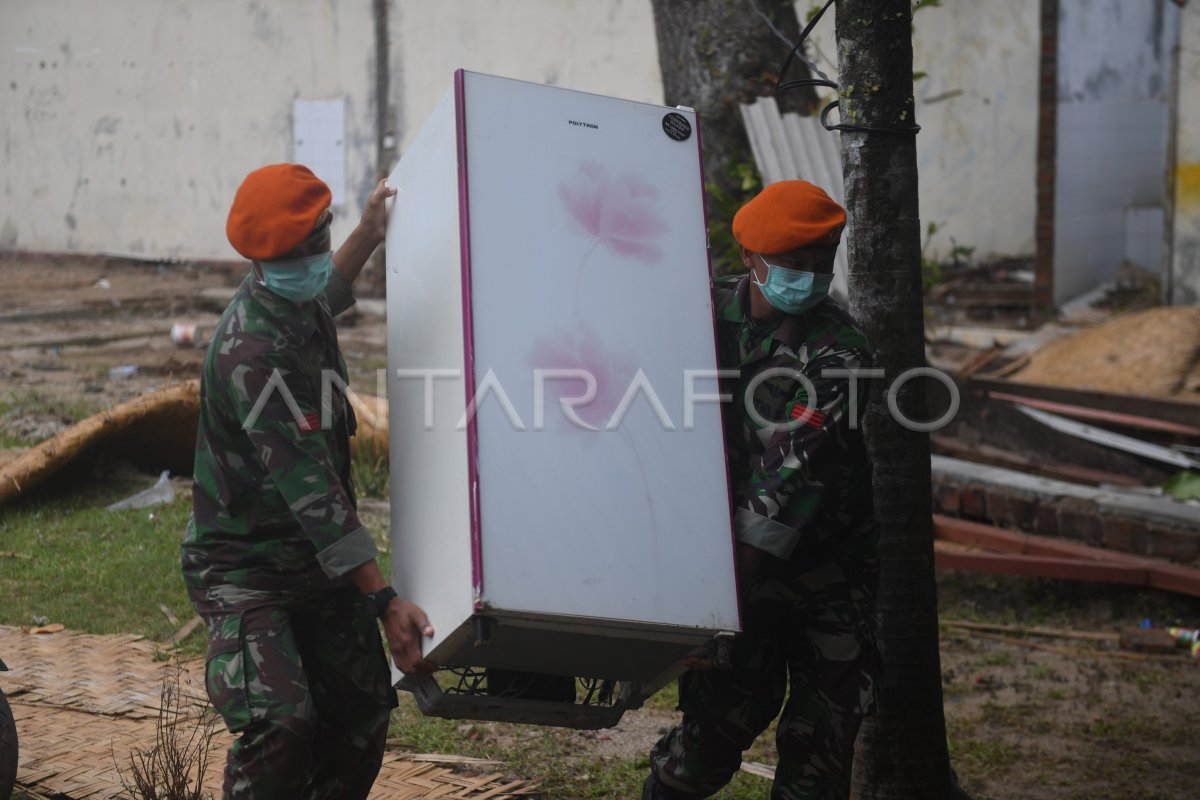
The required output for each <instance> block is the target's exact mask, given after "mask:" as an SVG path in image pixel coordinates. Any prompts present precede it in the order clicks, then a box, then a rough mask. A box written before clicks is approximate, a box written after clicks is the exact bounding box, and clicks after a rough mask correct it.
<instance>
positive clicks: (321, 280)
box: [262, 251, 333, 303]
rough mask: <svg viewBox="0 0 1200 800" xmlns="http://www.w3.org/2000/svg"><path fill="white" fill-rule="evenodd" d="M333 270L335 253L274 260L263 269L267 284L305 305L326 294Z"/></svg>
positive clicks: (275, 290)
mask: <svg viewBox="0 0 1200 800" xmlns="http://www.w3.org/2000/svg"><path fill="white" fill-rule="evenodd" d="M332 269H333V253H332V252H329V251H326V252H324V253H318V254H317V255H315V256H306V257H304V258H292V259H288V260H287V261H272V262H271V264H270V266H267V267H263V268H262V282H263V285H264V286H266V287H267V288H268V289H270V290H271V291H272V292H274V293H275V294H277V295H279V296H280V297H283V298H285V299H287V300H291V301H292V302H293V303H303V302H305V301H306V300H312V299H313V298H314V297H316V296H317V295H319V294H320V293H321V292H323V291H325V284H327V283H329V273H330V271H331V270H332Z"/></svg>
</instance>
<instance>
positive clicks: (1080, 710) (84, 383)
mask: <svg viewBox="0 0 1200 800" xmlns="http://www.w3.org/2000/svg"><path fill="white" fill-rule="evenodd" d="M0 266H2V268H3V270H4V274H5V277H6V281H5V284H6V287H7V288H6V291H5V292H4V293H3V294H2V295H0V387H3V392H4V395H5V397H4V398H3V399H4V400H6V401H7V403H8V405H10V406H12V407H11V408H10V410H9V411H8V412H7V413H6V414H4V415H3V417H2V418H0V434H3V435H4V438H5V439H6V440H8V441H9V442H10V443H11V442H14V441H16V442H20V441H33V440H36V439H39V438H43V437H44V436H46V435H49V434H52V433H54V432H56V430H58V429H61V428H62V427H63V426H65V425H67V424H70V423H71V422H72V421H74V420H75V419H78V418H79V416H80V415H82V414H86V413H91V412H94V411H97V410H100V409H102V408H106V407H108V406H110V405H112V404H115V403H117V402H119V401H122V400H126V399H128V398H130V397H133V396H135V395H137V394H140V393H142V392H146V391H149V390H151V389H155V388H160V387H162V386H165V385H168V384H170V383H173V382H176V381H181V380H184V379H187V378H191V377H195V376H197V375H198V372H199V367H200V364H201V361H202V357H203V349H202V344H203V341H204V340H205V338H206V334H207V332H208V331H211V328H212V325H213V324H214V323H215V322H216V320H217V318H218V315H219V312H220V309H221V307H222V306H223V305H224V300H225V298H227V296H228V294H229V292H230V289H231V288H232V287H234V286H235V285H236V284H237V282H238V281H239V280H240V279H241V278H242V277H243V275H244V273H240V274H239V273H238V272H237V271H232V272H231V271H228V270H221V269H200V268H195V267H190V266H186V265H154V264H141V263H130V262H120V261H106V260H104V259H99V258H98V259H93V260H89V261H57V262H56V261H21V260H15V259H12V258H8V259H3V260H0ZM362 305H363V306H367V307H368V308H365V309H364V310H361V311H359V312H358V313H357V314H355V315H352V316H351V317H350V318H349V319H346V320H343V321H342V324H341V326H340V332H339V336H340V340H341V346H342V349H343V352H344V353H345V355H346V359H347V363H348V366H349V368H350V370H351V384H352V385H353V386H355V388H358V389H361V390H365V391H368V392H376V391H378V392H379V393H382V391H381V387H378V386H377V384H376V376H377V370H379V369H381V368H383V367H384V366H385V365H386V357H385V335H384V334H385V321H384V318H383V316H382V315H380V314H378V313H377V307H378V304H377V303H376V304H373V305H374V306H376V308H370V306H371V305H372V304H369V303H364V304H362ZM175 323H186V324H195V325H196V326H197V327H198V337H197V339H198V341H197V342H195V343H193V344H189V345H178V344H175V343H174V342H172V340H171V336H170V334H171V329H172V325H174V324H175ZM129 368H132V369H129ZM130 373H132V374H130ZM372 512H373V513H376V514H377V515H378V516H379V517H380V518H381V519H383V518H385V517H386V512H387V509H386V506H385V505H382V504H379V503H375V504H373V505H372ZM941 580H942V585H941V589H940V591H941V602H942V616H943V619H944V620H945V619H952V618H968V619H976V620H979V619H983V620H987V621H991V622H995V621H999V622H1007V623H1012V624H1043V625H1056V626H1059V627H1070V628H1075V629H1080V630H1089V631H1101V632H1110V633H1111V632H1115V631H1118V630H1119V629H1120V628H1122V627H1124V626H1129V625H1136V624H1137V622H1138V620H1140V619H1142V618H1149V619H1151V620H1153V621H1154V622H1155V623H1156V624H1158V625H1166V624H1175V623H1183V624H1187V625H1191V626H1197V625H1200V603H1197V602H1194V601H1191V600H1187V599H1180V598H1175V597H1171V596H1168V595H1165V594H1161V593H1139V592H1133V591H1130V590H1124V589H1121V590H1117V589H1111V588H1103V587H1088V586H1080V585H1074V584H1065V583H1061V582H1048V581H1032V580H1023V579H999V578H992V577H989V576H979V575H967V574H944V575H942V576H941ZM1029 643H1035V644H1047V645H1050V646H1051V647H1052V648H1057V650H1045V649H1035V648H1034V647H1031V646H1029ZM942 671H943V689H944V692H945V699H946V705H945V711H946V719H947V726H948V730H949V739H950V746H951V751H952V754H953V757H954V763H955V766H956V769H957V770H958V773H959V775H960V778H961V780H962V783H963V785H964V787H965V788H966V789H967V790H968V791H969V792H970V793H971V794H972V795H973V796H974V797H975V798H977V800H978V799H982V798H1022V799H1023V800H1042V799H1043V798H1045V800H1050V798H1055V800H1058V799H1059V798H1090V799H1092V800H1096V799H1098V798H1132V797H1139V798H1178V799H1179V800H1182V799H1183V798H1192V797H1196V796H1197V789H1196V776H1197V775H1200V728H1198V727H1197V725H1196V717H1195V713H1196V698H1197V697H1198V696H1200V662H1197V661H1194V660H1192V659H1190V658H1188V657H1187V656H1183V655H1181V656H1179V657H1175V658H1173V659H1170V660H1166V659H1160V660H1150V661H1136V660H1126V659H1121V658H1118V657H1114V656H1112V655H1111V654H1110V653H1104V652H1097V650H1096V645H1095V643H1093V642H1089V641H1080V640H1072V639H1029V640H1027V641H1026V643H1025V644H1020V643H1018V644H1014V643H1009V642H1001V641H996V640H993V639H987V638H983V637H981V636H979V635H977V634H972V633H967V632H965V631H962V630H959V629H956V628H953V627H949V626H944V627H943V635H942ZM675 717H676V714H675V713H674V712H672V711H671V710H669V709H664V708H654V707H650V708H646V709H642V710H639V711H637V712H633V713H630V714H628V715H627V716H626V718H625V719H624V720H623V721H622V723H621V724H620V725H619V726H618V727H617V728H614V729H612V730H608V731H599V732H589V733H576V732H568V731H558V730H543V729H529V728H524V727H521V726H504V725H493V724H482V725H481V728H482V729H483V730H484V731H486V734H487V735H488V736H492V737H495V738H496V740H497V741H506V742H508V743H510V744H511V743H518V744H519V741H520V738H521V737H535V738H536V737H542V736H553V737H555V739H556V741H557V742H558V743H559V750H560V752H561V753H562V757H563V758H564V759H568V760H569V759H575V758H580V759H582V758H584V757H585V756H586V757H587V758H594V757H595V756H596V755H604V756H608V757H613V758H640V757H644V756H645V754H646V752H647V750H648V749H649V747H650V746H651V745H652V744H653V742H654V741H655V740H656V739H657V738H658V736H659V735H660V734H661V732H662V731H663V730H665V729H666V728H667V727H668V726H669V725H670V724H672V722H673V720H674V719H675ZM748 758H749V760H751V761H755V762H759V763H766V764H770V763H773V746H772V745H771V743H770V741H769V740H767V739H766V738H764V740H762V741H760V743H758V744H757V745H756V746H755V748H754V749H753V750H752V751H751V753H750V755H749V757H748ZM765 785H766V784H765V782H764V795H765Z"/></svg>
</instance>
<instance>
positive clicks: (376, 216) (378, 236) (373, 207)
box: [358, 179, 396, 242]
mask: <svg viewBox="0 0 1200 800" xmlns="http://www.w3.org/2000/svg"><path fill="white" fill-rule="evenodd" d="M395 196H396V190H395V189H394V188H393V187H391V186H388V185H387V180H386V179H385V180H382V181H380V182H379V183H377V184H375V188H374V189H372V190H371V194H370V196H368V197H367V207H366V209H365V210H363V215H362V220H361V221H360V222H359V223H358V225H359V227H360V228H362V229H364V230H365V231H366V232H367V233H369V234H371V236H372V237H373V238H374V239H375V240H376V241H378V242H382V241H383V240H384V238H386V237H387V203H385V202H384V201H385V200H386V199H387V198H389V197H395Z"/></svg>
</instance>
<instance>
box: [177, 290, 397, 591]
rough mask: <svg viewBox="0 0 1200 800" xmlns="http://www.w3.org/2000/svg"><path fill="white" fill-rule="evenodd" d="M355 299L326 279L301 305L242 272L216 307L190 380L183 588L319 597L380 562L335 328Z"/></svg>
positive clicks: (344, 366) (348, 291)
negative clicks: (366, 522)
mask: <svg viewBox="0 0 1200 800" xmlns="http://www.w3.org/2000/svg"><path fill="white" fill-rule="evenodd" d="M353 302H354V300H353V298H352V297H351V295H350V288H349V286H348V285H347V284H346V281H345V280H344V279H343V278H342V277H341V275H340V273H338V272H337V271H336V270H334V272H333V273H332V276H331V278H330V283H329V286H328V287H327V288H326V291H325V294H324V295H323V296H321V297H320V298H318V299H317V300H316V301H314V302H312V303H304V304H295V303H291V302H289V301H287V300H284V299H283V298H281V297H278V296H277V295H275V294H273V293H272V292H271V291H269V290H268V289H266V288H265V287H264V286H262V285H261V284H260V283H258V281H257V280H256V279H255V277H254V275H253V273H251V274H250V276H249V277H247V279H246V281H245V282H244V283H243V284H242V286H241V288H240V289H239V290H238V292H237V294H236V295H235V296H234V298H233V301H232V302H231V303H230V304H229V307H228V308H227V309H225V313H224V314H223V315H222V317H221V321H220V322H219V323H218V324H217V328H216V330H215V331H214V333H213V337H212V341H211V342H210V344H209V347H208V353H207V355H206V356H205V359H204V370H203V373H202V377H201V383H200V427H199V430H198V432H197V437H196V461H195V471H194V476H195V485H194V487H193V490H192V495H193V506H192V517H191V519H190V520H189V522H188V533H187V537H186V539H185V540H184V543H183V551H182V562H183V563H182V566H183V576H184V581H185V582H186V583H187V585H188V586H191V587H197V588H199V587H209V586H214V585H218V584H231V585H234V586H240V587H245V588H252V589H278V590H306V589H312V588H322V587H326V586H330V585H333V584H335V583H345V582H347V581H348V580H349V579H348V578H346V577H344V576H345V573H347V572H348V571H350V570H352V569H354V568H355V567H357V566H359V565H360V564H363V563H365V562H366V561H369V560H371V559H373V558H375V556H376V555H377V554H378V551H377V549H376V547H375V544H374V541H373V540H372V538H371V536H370V534H369V533H368V532H367V530H366V529H365V528H364V527H363V525H362V523H361V522H360V521H359V519H358V514H357V511H356V504H355V498H354V487H353V486H352V484H351V480H350V446H349V437H350V436H351V435H353V433H354V428H355V420H354V412H353V410H352V409H351V408H350V405H349V403H348V402H347V401H346V397H345V394H344V392H343V391H342V389H344V387H345V385H346V365H345V362H344V361H343V360H342V356H341V351H340V350H339V349H338V343H337V332H336V330H335V328H334V325H333V314H334V313H340V312H341V311H344V310H345V309H346V308H348V307H349V306H350V305H351V304H353ZM331 307H332V309H333V310H332V311H331Z"/></svg>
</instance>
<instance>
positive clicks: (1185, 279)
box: [1166, 2, 1200, 304]
mask: <svg viewBox="0 0 1200 800" xmlns="http://www.w3.org/2000/svg"><path fill="white" fill-rule="evenodd" d="M1178 75H1179V78H1178V84H1177V92H1178V95H1177V96H1178V101H1177V111H1176V120H1175V132H1176V134H1175V175H1174V179H1175V180H1174V183H1175V203H1174V220H1173V224H1172V228H1173V241H1172V264H1171V276H1170V280H1169V282H1168V283H1167V287H1166V288H1167V298H1166V299H1167V301H1168V302H1170V303H1174V304H1183V303H1200V3H1195V2H1192V3H1188V4H1187V6H1186V7H1185V8H1184V10H1183V13H1182V20H1181V25H1180V46H1179V73H1178Z"/></svg>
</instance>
